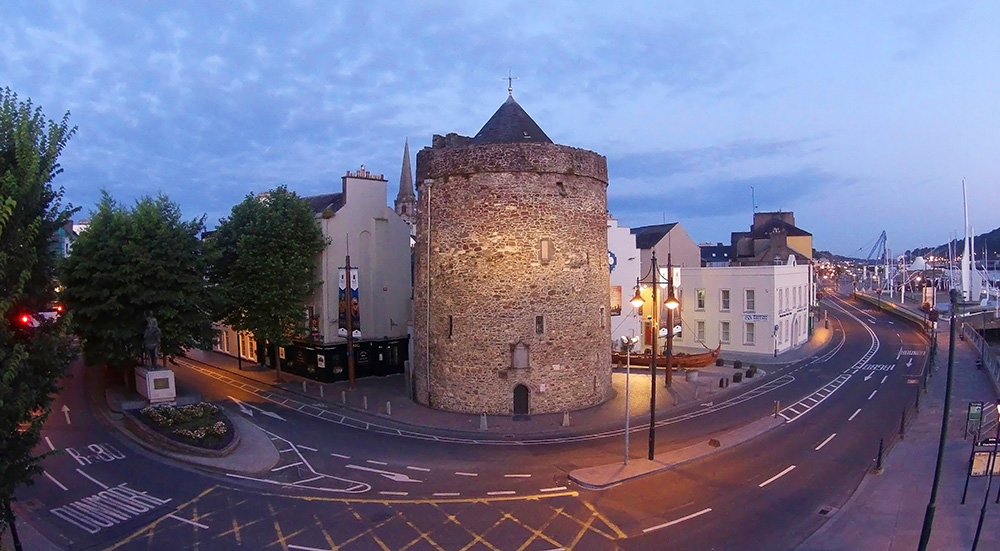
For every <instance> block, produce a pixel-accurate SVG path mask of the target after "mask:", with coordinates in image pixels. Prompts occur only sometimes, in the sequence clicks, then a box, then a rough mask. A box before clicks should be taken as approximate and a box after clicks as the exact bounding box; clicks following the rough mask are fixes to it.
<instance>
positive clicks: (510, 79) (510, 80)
mask: <svg viewBox="0 0 1000 551" xmlns="http://www.w3.org/2000/svg"><path fill="white" fill-rule="evenodd" d="M502 80H506V81H507V94H508V95H509V96H511V97H514V81H515V80H521V77H515V76H511V72H510V67H508V68H507V78H505V79H502Z"/></svg>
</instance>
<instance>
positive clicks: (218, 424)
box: [136, 402, 235, 450]
mask: <svg viewBox="0 0 1000 551" xmlns="http://www.w3.org/2000/svg"><path fill="white" fill-rule="evenodd" d="M136 418H137V419H138V420H139V421H141V422H142V423H143V424H144V425H146V426H147V427H149V428H151V429H153V430H154V431H156V432H157V433H158V434H160V435H162V436H165V437H167V438H169V439H170V440H173V441H175V442H180V443H182V444H187V445H189V446H197V447H199V448H207V449H212V450H218V449H222V448H224V447H226V446H227V445H229V443H230V442H232V440H233V437H234V434H235V431H234V430H233V425H232V423H231V422H230V421H229V419H227V418H226V416H225V414H223V413H222V410H221V409H219V407H218V406H216V405H214V404H209V403H207V402H201V403H198V404H191V405H188V406H149V407H145V408H143V409H141V410H139V414H138V415H136Z"/></svg>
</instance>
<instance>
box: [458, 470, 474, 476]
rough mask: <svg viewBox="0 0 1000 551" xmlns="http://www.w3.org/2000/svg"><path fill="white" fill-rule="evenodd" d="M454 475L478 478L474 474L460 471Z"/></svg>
mask: <svg viewBox="0 0 1000 551" xmlns="http://www.w3.org/2000/svg"><path fill="white" fill-rule="evenodd" d="M455 474H456V475H458V476H479V475H478V474H476V473H463V472H462V471H455Z"/></svg>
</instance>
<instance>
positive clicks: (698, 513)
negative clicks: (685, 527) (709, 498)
mask: <svg viewBox="0 0 1000 551" xmlns="http://www.w3.org/2000/svg"><path fill="white" fill-rule="evenodd" d="M711 512H712V509H710V508H709V509H702V510H701V511H698V512H697V513H691V514H690V515H688V516H686V517H681V518H679V519H677V520H672V521H670V522H664V523H663V524H657V525H656V526H650V527H649V528H643V530H642V533H643V534H648V533H650V532H652V531H653V530H659V529H660V528H666V527H667V526H673V525H675V524H679V523H681V522H684V521H685V520H691V519H693V518H695V517H700V516H701V515H704V514H705V513H711Z"/></svg>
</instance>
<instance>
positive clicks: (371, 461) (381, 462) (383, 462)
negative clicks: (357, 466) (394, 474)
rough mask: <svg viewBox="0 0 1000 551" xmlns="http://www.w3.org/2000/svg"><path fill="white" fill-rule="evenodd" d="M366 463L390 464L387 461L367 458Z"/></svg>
mask: <svg viewBox="0 0 1000 551" xmlns="http://www.w3.org/2000/svg"><path fill="white" fill-rule="evenodd" d="M365 463H371V464H372V465H382V466H385V465H388V463H386V462H385V461H375V460H374V459H365Z"/></svg>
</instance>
